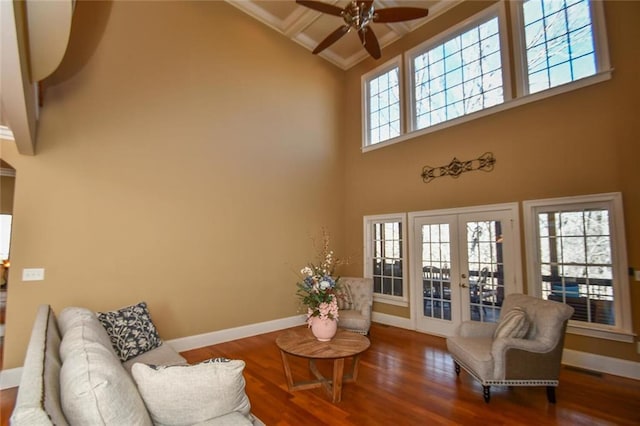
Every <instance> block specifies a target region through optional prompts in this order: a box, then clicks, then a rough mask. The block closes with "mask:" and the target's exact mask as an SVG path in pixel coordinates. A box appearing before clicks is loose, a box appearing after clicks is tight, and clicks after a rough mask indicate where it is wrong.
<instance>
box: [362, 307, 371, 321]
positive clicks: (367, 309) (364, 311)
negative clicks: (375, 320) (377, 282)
mask: <svg viewBox="0 0 640 426" xmlns="http://www.w3.org/2000/svg"><path fill="white" fill-rule="evenodd" d="M360 313H361V314H362V316H363V317H365V318H371V305H368V304H367V305H365V306H363V307H362V309H360Z"/></svg>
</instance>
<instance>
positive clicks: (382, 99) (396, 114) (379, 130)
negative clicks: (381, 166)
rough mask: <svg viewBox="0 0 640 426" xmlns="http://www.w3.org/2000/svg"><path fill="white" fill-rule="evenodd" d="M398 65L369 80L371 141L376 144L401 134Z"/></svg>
mask: <svg viewBox="0 0 640 426" xmlns="http://www.w3.org/2000/svg"><path fill="white" fill-rule="evenodd" d="M398 72H399V69H398V67H395V68H393V69H391V70H389V71H388V72H385V73H384V74H381V75H379V76H377V77H375V78H373V79H371V80H370V81H369V99H368V102H369V119H368V127H369V142H370V143H371V144H375V143H378V142H382V141H385V140H388V139H391V138H394V137H396V136H399V135H400V86H399V83H398Z"/></svg>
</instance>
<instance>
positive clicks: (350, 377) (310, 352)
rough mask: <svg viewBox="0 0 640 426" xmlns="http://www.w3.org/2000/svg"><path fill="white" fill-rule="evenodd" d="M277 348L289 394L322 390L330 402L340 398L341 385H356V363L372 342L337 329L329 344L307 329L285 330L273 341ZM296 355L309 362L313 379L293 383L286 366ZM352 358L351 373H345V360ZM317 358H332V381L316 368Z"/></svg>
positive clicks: (288, 367) (288, 368)
mask: <svg viewBox="0 0 640 426" xmlns="http://www.w3.org/2000/svg"><path fill="white" fill-rule="evenodd" d="M276 345H278V348H279V349H280V355H281V356H282V366H283V367H284V375H285V376H286V377H287V386H288V387H289V390H290V391H296V390H304V389H313V388H318V387H324V388H325V389H326V390H327V392H328V393H329V395H330V396H331V400H332V401H333V402H340V400H341V398H342V384H343V383H348V382H355V380H356V378H357V377H358V361H359V358H360V354H361V353H362V352H364V351H366V350H367V349H368V348H369V346H370V345H371V343H370V342H369V339H367V338H366V337H365V336H362V335H360V334H357V333H353V332H350V331H344V330H338V332H337V333H336V335H335V337H334V338H333V339H331V340H330V341H328V342H320V341H319V340H318V339H316V338H315V337H314V336H313V334H311V330H310V329H308V328H297V329H293V330H288V331H286V332H284V333H282V334H281V335H279V336H278V338H277V339H276ZM289 355H292V356H296V357H300V358H306V359H308V360H309V369H310V370H311V372H312V373H313V375H314V376H315V377H316V380H310V381H298V382H296V381H294V380H293V376H292V374H291V367H290V366H289V359H288V356H289ZM346 358H353V362H352V363H351V371H349V372H348V373H347V374H344V360H345V359H346ZM317 359H333V374H332V379H331V380H329V379H327V378H325V377H324V376H323V375H322V374H321V373H320V371H319V370H318V368H317V367H316V364H315V360H317Z"/></svg>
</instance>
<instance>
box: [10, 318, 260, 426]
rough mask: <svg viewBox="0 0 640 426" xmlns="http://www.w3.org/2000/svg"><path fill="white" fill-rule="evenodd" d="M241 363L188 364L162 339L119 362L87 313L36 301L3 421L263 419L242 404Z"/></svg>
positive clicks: (140, 422) (135, 422)
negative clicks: (15, 388)
mask: <svg viewBox="0 0 640 426" xmlns="http://www.w3.org/2000/svg"><path fill="white" fill-rule="evenodd" d="M150 365H152V366H154V367H152V366H150ZM158 366H167V367H158ZM243 369H244V362H243V361H239V360H235V361H229V360H224V362H217V363H202V364H198V365H195V366H189V365H187V363H186V360H185V359H184V358H183V357H182V356H180V354H178V353H177V352H176V351H175V350H174V349H173V348H171V346H170V345H169V344H167V343H162V344H161V345H160V346H159V347H157V348H154V349H152V350H149V351H147V352H145V353H143V354H141V355H138V356H137V357H135V358H133V359H130V360H128V361H127V362H125V363H123V362H121V360H120V359H119V357H118V355H117V354H116V352H115V351H114V348H113V346H112V345H111V340H110V337H109V335H108V334H107V332H106V330H105V328H104V327H103V326H102V324H101V323H100V321H98V318H97V316H96V314H95V313H93V312H91V311H89V310H87V309H84V308H66V309H64V310H63V311H62V312H61V313H60V315H59V316H58V318H56V316H55V314H54V312H53V310H52V309H51V307H50V306H49V305H42V306H40V307H39V309H38V312H37V315H36V320H35V323H34V326H33V330H32V334H31V339H30V342H29V346H28V349H27V354H26V357H25V362H24V367H23V372H22V378H21V381H20V387H19V389H18V396H17V399H16V406H15V409H14V411H13V414H12V416H11V419H10V421H11V425H13V426H22V425H28V426H38V425H69V424H71V425H73V424H82V425H89V424H91V425H118V426H121V425H125V424H127V425H151V424H166V425H168V424H174V425H178V424H198V425H244V424H246V425H263V423H262V422H261V421H260V420H259V419H257V418H255V417H254V416H253V415H251V413H250V411H249V410H250V404H249V400H248V398H247V396H246V394H245V393H244V378H243V377H242V370H243ZM132 370H133V374H132ZM136 371H137V373H136ZM212 374H213V375H215V376H212ZM229 377H231V378H232V380H233V383H228V382H229V380H230V379H229ZM212 384H213V385H212ZM200 386H202V388H200ZM226 386H228V388H227V387H226ZM176 392H178V394H177V395H178V396H177V397H176V394H175V393H176ZM189 392H197V395H198V396H200V397H202V396H206V398H193V397H189V395H188V393H189ZM163 398H164V399H163ZM167 398H168V399H167ZM198 400H200V402H198ZM202 401H204V402H202ZM194 404H199V405H198V406H196V405H194ZM234 404H235V405H234ZM229 407H231V408H229ZM225 410H227V411H225Z"/></svg>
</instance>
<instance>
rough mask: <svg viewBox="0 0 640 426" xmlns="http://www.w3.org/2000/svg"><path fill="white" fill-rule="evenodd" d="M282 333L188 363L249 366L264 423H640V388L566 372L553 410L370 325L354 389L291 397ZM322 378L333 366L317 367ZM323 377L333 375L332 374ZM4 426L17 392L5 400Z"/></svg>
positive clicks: (395, 331) (430, 339)
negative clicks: (217, 360)
mask: <svg viewBox="0 0 640 426" xmlns="http://www.w3.org/2000/svg"><path fill="white" fill-rule="evenodd" d="M280 333H282V331H278V332H273V333H268V334H263V335H260V336H254V337H250V338H246V339H241V340H237V341H233V342H228V343H223V344H219V345H215V346H209V347H205V348H201V349H195V350H192V351H188V352H185V353H183V355H184V356H185V357H186V358H187V359H188V360H189V362H190V363H195V362H199V361H202V360H205V359H208V358H211V357H220V356H224V357H227V358H234V359H243V360H245V361H246V364H247V366H246V369H245V379H246V382H247V385H246V390H247V394H248V395H249V398H250V400H251V405H252V411H253V413H254V414H255V415H256V416H258V417H259V418H260V419H261V420H262V421H263V422H265V423H266V424H267V425H269V426H272V425H332V426H333V425H367V426H369V425H425V424H463V425H469V424H473V425H477V424H492V425H496V424H503V425H505V424H508V425H526V424H535V425H547V424H549V425H551V424H560V425H614V424H615V425H638V424H640V381H635V380H630V379H624V378H621V377H616V376H611V375H606V374H603V375H600V374H595V373H590V372H585V371H580V370H576V369H571V368H568V367H565V368H563V369H562V373H561V377H560V386H559V387H558V389H557V398H558V402H557V404H555V405H554V404H549V403H547V399H546V393H545V389H544V387H539V388H538V387H527V388H524V387H523V388H519V387H513V388H498V387H493V388H492V396H491V402H490V403H489V404H485V403H484V401H483V399H482V388H481V386H480V385H479V384H478V383H477V382H475V381H474V380H473V379H472V378H471V377H470V376H469V375H468V374H466V373H465V372H464V371H463V372H461V373H460V377H459V378H457V377H456V375H455V372H454V369H453V363H452V361H451V358H450V357H449V355H448V354H447V351H446V347H445V342H444V339H442V338H438V337H434V336H429V335H426V334H422V333H417V332H413V331H408V330H404V329H400V328H395V327H387V326H384V325H380V324H374V325H373V327H372V330H371V336H370V339H371V347H370V348H369V349H368V350H367V351H366V352H365V353H364V354H363V355H362V357H361V359H360V373H359V376H358V380H357V382H356V383H347V384H345V385H344V388H343V391H342V401H341V402H339V403H337V404H333V403H331V402H330V401H329V398H328V396H327V395H326V394H325V391H324V390H323V389H312V390H305V391H296V392H289V391H288V390H287V386H286V381H285V376H284V373H283V368H282V360H281V358H280V353H279V351H278V348H277V347H276V344H275V340H276V337H277V336H278V335H279V334H280ZM290 362H291V368H292V372H293V374H294V377H296V378H304V377H309V378H310V377H311V376H310V373H309V371H308V367H307V364H306V363H304V362H303V360H298V359H295V358H294V359H292V360H290ZM318 366H319V368H320V369H321V370H322V371H325V370H323V369H327V368H328V367H329V364H328V363H323V362H318ZM326 371H327V373H328V371H329V370H326ZM0 397H1V399H2V402H1V405H2V422H1V425H2V426H4V425H7V424H8V422H7V420H6V419H7V417H8V412H9V411H10V410H11V409H12V407H13V401H14V399H15V390H7V391H3V392H1V393H0Z"/></svg>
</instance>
